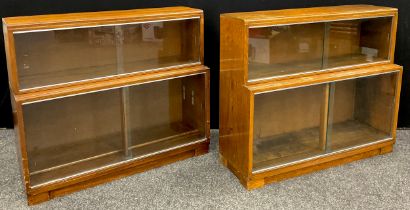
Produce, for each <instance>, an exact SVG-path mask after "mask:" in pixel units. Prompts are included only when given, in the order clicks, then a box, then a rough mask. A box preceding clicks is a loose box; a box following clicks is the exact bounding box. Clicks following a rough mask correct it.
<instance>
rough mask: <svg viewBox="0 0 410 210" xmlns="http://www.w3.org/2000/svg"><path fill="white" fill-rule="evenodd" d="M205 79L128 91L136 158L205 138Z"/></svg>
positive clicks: (197, 77)
mask: <svg viewBox="0 0 410 210" xmlns="http://www.w3.org/2000/svg"><path fill="white" fill-rule="evenodd" d="M204 88H205V83H204V76H203V75H199V76H193V77H187V78H181V79H174V80H167V81H162V82H156V83H149V84H146V85H140V86H134V87H131V88H130V90H129V93H128V94H129V115H128V116H129V119H128V121H129V125H130V127H129V129H130V132H129V134H130V138H129V139H130V140H131V142H130V145H131V148H130V149H131V150H132V152H131V153H132V155H133V156H134V157H137V156H142V155H146V154H149V153H152V152H155V151H160V150H165V149H169V148H172V147H175V146H178V145H181V144H185V143H189V142H191V141H194V140H200V139H203V138H205V96H204V94H205V92H204Z"/></svg>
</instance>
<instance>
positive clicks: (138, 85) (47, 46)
mask: <svg viewBox="0 0 410 210" xmlns="http://www.w3.org/2000/svg"><path fill="white" fill-rule="evenodd" d="M3 29H4V37H5V46H6V54H7V64H8V73H9V81H10V90H11V95H12V105H13V114H14V123H15V131H16V135H17V137H18V138H17V145H18V153H19V154H18V155H19V162H20V165H21V172H22V178H23V182H24V186H25V189H26V192H27V197H28V203H29V204H36V203H39V202H43V201H46V200H49V199H51V198H53V197H56V196H61V195H65V194H67V193H70V192H73V191H77V190H80V189H83V188H87V187H90V186H94V185H97V184H100V183H103V182H107V181H111V180H113V179H117V178H120V177H123V176H126V175H130V174H133V173H138V172H142V171H145V170H148V169H151V168H155V167H159V166H162V165H165V164H169V163H172V162H175V161H178V160H182V159H186V158H189V157H193V156H197V155H201V154H204V153H206V152H207V151H208V145H209V123H210V122H209V69H208V68H207V67H205V66H204V65H203V46H204V45H203V12H202V10H199V9H192V8H188V7H169V8H156V9H137V10H125V11H107V12H91V13H73V14H57V15H40V16H27V17H10V18H4V19H3Z"/></svg>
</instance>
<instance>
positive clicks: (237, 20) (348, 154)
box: [219, 5, 403, 189]
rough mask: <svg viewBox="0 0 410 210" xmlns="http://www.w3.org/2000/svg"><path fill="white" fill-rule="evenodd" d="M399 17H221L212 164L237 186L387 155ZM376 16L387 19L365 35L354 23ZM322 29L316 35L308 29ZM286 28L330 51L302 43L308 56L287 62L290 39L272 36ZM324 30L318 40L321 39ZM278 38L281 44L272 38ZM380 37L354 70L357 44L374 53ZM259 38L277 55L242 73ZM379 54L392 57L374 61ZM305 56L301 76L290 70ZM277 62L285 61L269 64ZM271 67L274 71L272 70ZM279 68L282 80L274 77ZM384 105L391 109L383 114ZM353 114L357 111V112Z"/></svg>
mask: <svg viewBox="0 0 410 210" xmlns="http://www.w3.org/2000/svg"><path fill="white" fill-rule="evenodd" d="M397 15H398V13H397V9H395V8H388V7H379V6H371V5H348V6H334V7H318V8H304V9H287V10H275V11H257V12H244V13H228V14H222V15H221V17H220V23H221V24H220V26H221V29H220V33H221V34H220V39H221V49H220V120H219V122H220V161H221V163H222V164H223V165H224V166H226V167H227V168H228V169H229V170H230V171H231V172H232V173H233V174H235V176H236V177H237V178H238V179H239V181H240V182H241V183H242V185H243V186H244V187H245V188H247V189H255V188H259V187H262V186H264V185H266V184H269V183H272V182H277V181H280V180H283V179H287V178H291V177H295V176H299V175H303V174H306V173H310V172H313V171H317V170H321V169H325V168H328V167H332V166H336V165H340V164H345V163H348V162H352V161H355V160H359V159H363V158H368V157H371V156H374V155H379V154H385V153H388V152H391V151H392V150H393V144H394V142H395V133H396V125H397V114H398V100H399V95H400V87H401V76H402V72H403V70H402V67H401V66H398V65H394V64H393V58H392V57H393V56H394V48H395V39H396V38H395V36H396V30H397ZM379 17H386V18H385V19H381V21H380V23H382V25H381V26H380V27H376V26H374V25H377V24H375V22H371V23H370V24H369V25H366V26H365V27H364V28H363V29H362V28H361V26H360V25H359V24H360V20H361V19H369V18H379ZM390 17H391V18H392V19H389V18H390ZM329 22H331V24H329V25H327V26H328V28H326V26H325V31H324V32H323V31H322V29H320V27H316V26H313V24H315V23H329ZM390 22H391V23H390ZM384 23H386V24H384ZM301 24H305V25H301ZM308 24H309V25H310V26H308ZM288 25H289V27H293V30H292V31H291V33H289V39H290V38H291V37H292V38H294V39H296V40H299V39H303V37H306V36H307V37H310V38H312V39H317V43H324V46H328V47H324V49H319V48H317V46H315V44H317V43H316V42H315V41H312V40H304V41H305V42H309V46H311V49H310V51H309V53H311V54H310V55H295V56H293V55H291V56H290V57H288V56H286V55H288V54H289V53H292V52H293V51H295V50H293V49H291V48H292V47H294V46H293V45H292V43H291V42H292V41H290V42H289V43H283V42H287V41H286V36H284V35H283V34H286V32H284V33H283V34H280V33H276V32H278V31H279V32H283V31H286V30H288V28H286V27H287V26H288ZM298 25H301V26H300V28H299V27H298ZM266 27H272V28H273V29H272V31H271V30H265V29H266ZM281 27H283V28H281ZM363 31H364V32H363ZM370 31H377V32H375V33H374V34H375V36H374V37H371V36H368V37H366V39H365V40H360V39H359V38H360V34H361V32H363V33H364V34H366V33H367V34H369V32H370ZM271 33H272V34H271ZM323 33H325V35H324V36H325V38H321V36H322V34H323ZM326 33H328V34H327V35H329V34H330V35H331V36H330V38H326V36H327V35H326ZM370 34H371V33H370ZM386 34H390V36H387V35H386ZM277 36H280V39H282V40H283V42H281V41H278V40H280V39H275V38H277ZM386 36H387V37H389V38H390V44H385V45H383V46H381V47H379V48H378V52H379V54H380V56H381V58H380V59H379V58H376V59H375V60H373V61H372V62H370V63H363V64H358V65H356V63H360V62H361V60H365V59H367V58H366V57H363V56H362V57H360V56H358V55H355V52H358V51H360V50H361V49H360V42H366V47H370V48H372V47H373V46H374V45H375V44H377V43H380V42H384V41H386V40H384V39H383V40H381V39H380V37H384V38H385V37H386ZM260 37H262V38H263V39H265V40H267V41H266V45H268V46H270V49H275V48H279V49H282V48H283V51H284V52H283V53H280V51H274V52H269V53H270V55H268V56H270V57H266V58H265V59H270V61H266V62H270V63H269V64H267V65H265V66H262V65H260V66H258V67H257V68H260V69H261V71H259V72H254V71H250V69H251V68H255V66H252V65H254V64H251V62H250V61H249V56H250V55H252V54H250V53H254V52H253V50H254V49H253V46H251V47H250V48H249V45H250V39H251V38H252V39H258V38H260ZM295 37H296V38H295ZM253 41H254V40H253ZM295 42H296V41H295ZM296 43H298V42H296ZM299 43H300V42H299ZM293 44H295V43H293ZM272 46H273V48H272ZM329 46H330V47H329ZM248 48H249V49H248ZM329 48H331V49H329ZM268 50H269V49H268ZM320 54H323V55H324V56H325V57H326V59H327V60H326V59H323V61H321V65H322V69H317V68H316V67H315V65H316V64H318V63H319V64H320V60H321V59H322V57H321V56H320ZM353 54H354V56H351V55H353ZM387 54H389V55H390V58H387V59H382V58H384V57H386V55H387ZM252 56H253V55H252ZM292 56H293V57H292ZM252 59H255V58H252ZM303 59H305V60H306V62H304V63H302V64H301V65H300V66H299V67H300V69H295V68H294V66H292V65H294V63H297V62H300V61H303ZM278 60H279V61H283V60H284V61H286V62H283V63H275V62H276V61H278ZM318 61H319V62H318ZM263 62H265V61H263ZM287 63H289V65H287ZM296 66H297V64H296ZM305 68H306V69H307V70H309V71H305V70H306V69H305ZM273 69H274V70H276V71H278V72H276V74H275V73H272V71H274V70H273ZM310 70H311V71H310ZM279 71H284V72H286V71H289V72H290V74H289V75H280V74H281V72H279ZM292 72H293V73H292ZM256 74H259V75H256ZM255 78H257V79H255ZM258 78H259V79H258ZM360 78H366V79H360ZM378 78H381V79H378ZM372 81H374V82H372ZM366 84H373V85H366ZM332 88H333V89H332ZM332 91H333V92H332ZM363 96H367V97H363ZM373 96H374V97H373ZM369 97H370V98H369ZM371 97H373V99H371ZM390 106H392V110H391V111H389V110H387V111H386V109H387V108H386V107H390ZM357 107H360V108H361V112H362V113H355V112H356V109H357ZM366 109H367V110H368V111H363V110H366ZM382 110H383V111H382ZM357 112H359V111H357ZM381 115H383V116H381ZM390 124H392V125H391V126H390ZM255 129H259V130H255ZM258 144H260V145H259V147H258ZM264 149H265V150H266V151H262V150H264ZM328 150H329V151H328ZM264 152H265V153H264ZM275 157H276V158H275Z"/></svg>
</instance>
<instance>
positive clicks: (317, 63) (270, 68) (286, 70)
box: [248, 54, 385, 80]
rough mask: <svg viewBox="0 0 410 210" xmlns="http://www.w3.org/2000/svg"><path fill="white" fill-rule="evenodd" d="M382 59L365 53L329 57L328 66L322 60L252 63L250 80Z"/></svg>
mask: <svg viewBox="0 0 410 210" xmlns="http://www.w3.org/2000/svg"><path fill="white" fill-rule="evenodd" d="M381 61H385V60H383V59H381V58H375V59H374V60H372V61H367V60H366V56H365V55H362V54H356V55H349V56H339V57H333V58H329V59H328V60H327V63H328V64H327V66H323V65H322V60H313V61H312V60H311V61H309V62H292V63H280V64H260V63H250V64H249V75H248V78H249V80H253V79H263V78H268V77H277V76H285V75H292V74H300V73H306V72H314V71H320V70H326V69H330V68H334V67H339V66H350V65H358V64H370V63H375V62H381Z"/></svg>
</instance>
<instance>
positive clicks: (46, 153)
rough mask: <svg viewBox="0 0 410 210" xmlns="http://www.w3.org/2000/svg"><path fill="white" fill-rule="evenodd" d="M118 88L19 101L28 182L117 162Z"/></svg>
mask: <svg viewBox="0 0 410 210" xmlns="http://www.w3.org/2000/svg"><path fill="white" fill-rule="evenodd" d="M120 102H121V101H120V91H119V90H118V89H117V90H110V91H104V92H98V93H90V94H85V95H79V96H73V97H67V98H62V99H55V100H51V101H44V102H38V103H33V104H27V105H23V114H24V128H25V134H26V135H25V137H26V147H27V155H28V163H29V171H30V181H31V184H32V185H38V184H42V183H44V182H47V181H51V180H54V179H59V178H64V177H66V176H70V175H73V174H76V173H80V172H83V171H87V170H90V169H94V168H98V167H101V166H104V165H107V164H110V163H115V162H119V161H121V160H122V159H123V158H122V157H123V152H122V151H121V150H122V148H123V147H122V128H121V103H120Z"/></svg>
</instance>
